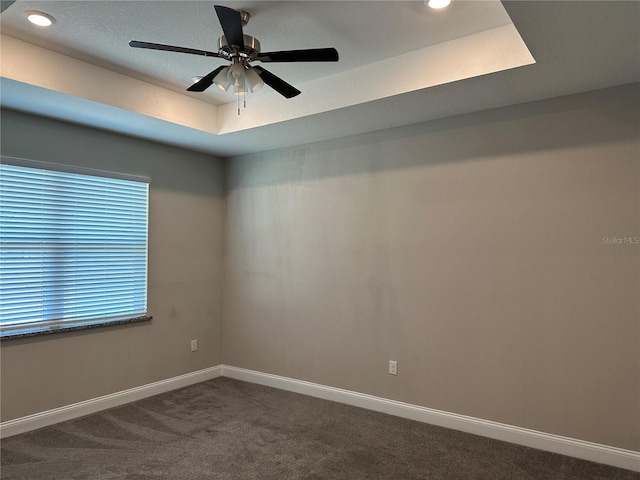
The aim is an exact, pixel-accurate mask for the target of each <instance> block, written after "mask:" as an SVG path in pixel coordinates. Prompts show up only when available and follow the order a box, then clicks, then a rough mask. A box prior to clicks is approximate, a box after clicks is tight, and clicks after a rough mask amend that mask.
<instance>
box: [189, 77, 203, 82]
mask: <svg viewBox="0 0 640 480" xmlns="http://www.w3.org/2000/svg"><path fill="white" fill-rule="evenodd" d="M200 80H202V77H191V83H198V82H199V81H200Z"/></svg>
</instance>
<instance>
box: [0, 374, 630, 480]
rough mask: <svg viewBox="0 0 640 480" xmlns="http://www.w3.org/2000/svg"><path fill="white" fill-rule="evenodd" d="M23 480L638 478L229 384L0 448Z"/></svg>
mask: <svg viewBox="0 0 640 480" xmlns="http://www.w3.org/2000/svg"><path fill="white" fill-rule="evenodd" d="M1 455H2V470H1V478H2V479H3V480H10V479H25V480H26V479H28V480H40V479H42V480H44V479H46V480H58V479H65V480H66V479H68V480H111V479H127V480H143V479H172V480H196V479H197V480H205V479H206V480H231V479H233V480H253V479H255V480H294V479H295V480H320V479H340V480H342V479H344V480H360V479H363V480H364V479H367V480H414V479H415V480H418V479H425V480H426V479H429V480H457V479H465V480H484V479H486V480H501V479H504V480H525V479H526V480H543V479H545V480H546V479H548V480H560V479H562V480H605V479H606V480H609V479H615V480H640V474H638V473H634V472H631V471H629V470H621V469H617V468H613V467H608V466H605V465H600V464H596V463H592V462H587V461H583V460H577V459H575V458H570V457H565V456H562V455H557V454H553V453H548V452H543V451H540V450H534V449H530V448H526V447H521V446H518V445H513V444H510V443H505V442H500V441H497V440H491V439H487V438H484V437H479V436H475V435H470V434H467V433H462V432H457V431H454V430H448V429H445V428H441V427H434V426H431V425H426V424H423V423H419V422H414V421H410V420H405V419H402V418H397V417H393V416H390V415H385V414H381V413H377V412H372V411H368V410H363V409H359V408H356V407H351V406H348V405H342V404H339V403H335V402H330V401H326V400H320V399H316V398H312V397H308V396H304V395H299V394H295V393H291V392H286V391H282V390H277V389H274V388H269V387H263V386H260V385H255V384H250V383H245V382H240V381H236V380H232V379H228V378H218V379H215V380H211V381H207V382H203V383H200V384H197V385H192V386H190V387H187V388H183V389H180V390H175V391H172V392H168V393H165V394H162V395H158V396H155V397H151V398H147V399H144V400H141V401H138V402H135V403H131V404H128V405H124V406H121V407H117V408H113V409H110V410H105V411H103V412H100V413H97V414H94V415H90V416H87V417H83V418H79V419H75V420H71V421H68V422H64V423H60V424H57V425H54V426H51V427H46V428H42V429H40V430H36V431H33V432H29V433H25V434H22V435H16V436H14V437H10V438H7V439H5V440H3V441H2V446H1Z"/></svg>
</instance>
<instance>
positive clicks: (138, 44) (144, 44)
mask: <svg viewBox="0 0 640 480" xmlns="http://www.w3.org/2000/svg"><path fill="white" fill-rule="evenodd" d="M129 46H130V47H134V48H148V49H149V50H165V51H167V52H179V53H191V54H193V55H204V56H205V57H219V56H220V55H218V54H217V53H216V52H207V51H206V50H196V49H195V48H185V47H176V46H173V45H162V44H161V43H149V42H139V41H137V40H131V41H130V42H129Z"/></svg>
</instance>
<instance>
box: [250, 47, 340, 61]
mask: <svg viewBox="0 0 640 480" xmlns="http://www.w3.org/2000/svg"><path fill="white" fill-rule="evenodd" d="M338 58H339V56H338V51H337V50H336V49H335V48H312V49H309V50H285V51H282V52H262V53H260V55H259V56H258V58H256V60H260V61H261V62H337V61H338Z"/></svg>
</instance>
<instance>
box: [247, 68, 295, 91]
mask: <svg viewBox="0 0 640 480" xmlns="http://www.w3.org/2000/svg"><path fill="white" fill-rule="evenodd" d="M252 68H253V69H255V71H256V72H258V75H260V78H262V81H263V82H264V83H266V84H267V85H269V86H270V87H271V88H273V89H274V90H275V91H276V92H278V93H279V94H280V95H282V96H283V97H285V98H292V97H295V96H296V95H300V93H302V92H300V90H298V89H297V88H296V87H294V86H292V85H289V84H288V83H287V82H285V81H284V80H282V79H281V78H279V77H276V76H275V75H274V74H273V73H271V72H269V71H268V70H265V69H264V68H262V67H258V66H255V67H252Z"/></svg>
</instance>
